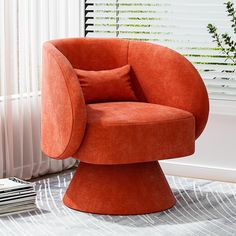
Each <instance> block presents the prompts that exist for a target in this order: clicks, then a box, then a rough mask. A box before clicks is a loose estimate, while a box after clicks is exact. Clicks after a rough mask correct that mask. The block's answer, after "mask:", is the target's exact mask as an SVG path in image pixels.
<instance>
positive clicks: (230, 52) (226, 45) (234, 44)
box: [207, 1, 236, 65]
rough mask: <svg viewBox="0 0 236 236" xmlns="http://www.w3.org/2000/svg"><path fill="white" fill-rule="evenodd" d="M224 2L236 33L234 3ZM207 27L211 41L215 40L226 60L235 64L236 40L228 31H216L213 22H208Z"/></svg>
mask: <svg viewBox="0 0 236 236" xmlns="http://www.w3.org/2000/svg"><path fill="white" fill-rule="evenodd" d="M224 4H225V5H226V12H227V13H228V16H229V17H230V18H231V19H230V21H231V22H232V24H231V27H232V29H233V32H234V34H235V35H236V9H235V7H234V3H233V2H230V1H229V2H226V3H224ZM207 28H208V32H209V33H210V34H211V37H212V38H213V42H215V43H216V44H217V46H218V47H219V48H220V49H221V51H222V52H223V53H224V54H225V56H226V60H230V61H231V62H232V63H233V64H234V65H236V41H234V40H233V39H232V37H231V36H230V35H229V34H228V33H222V34H220V33H218V29H217V27H216V26H214V25H213V24H208V25H207Z"/></svg>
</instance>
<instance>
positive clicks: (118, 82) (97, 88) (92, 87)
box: [75, 65, 137, 103]
mask: <svg viewBox="0 0 236 236" xmlns="http://www.w3.org/2000/svg"><path fill="white" fill-rule="evenodd" d="M75 72H76V74H77V76H78V78H79V81H80V85H81V87H82V90H83V94H84V98H85V102H86V103H94V102H107V101H137V98H136V96H135V93H134V91H133V89H132V84H131V78H130V75H129V72H130V65H125V66H122V67H119V68H115V69H111V70H100V71H87V70H80V69H75Z"/></svg>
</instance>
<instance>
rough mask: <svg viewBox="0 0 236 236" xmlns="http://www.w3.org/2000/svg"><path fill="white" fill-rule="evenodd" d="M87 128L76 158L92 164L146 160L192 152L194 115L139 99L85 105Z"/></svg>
mask: <svg viewBox="0 0 236 236" xmlns="http://www.w3.org/2000/svg"><path fill="white" fill-rule="evenodd" d="M87 115H88V121H87V127H86V134H85V137H84V140H83V143H82V145H81V147H80V149H79V151H78V152H77V153H76V154H75V155H74V157H75V158H77V159H79V160H81V161H83V162H87V163H94V164H128V163H135V162H147V161H153V160H161V159H167V158H174V157H182V156H187V155H191V154H193V153H194V144H195V119H194V116H193V115H192V114H191V113H189V112H187V111H183V110H180V109H177V108H173V107H168V106H163V105H157V104H151V103H141V102H107V103H95V104H88V105H87Z"/></svg>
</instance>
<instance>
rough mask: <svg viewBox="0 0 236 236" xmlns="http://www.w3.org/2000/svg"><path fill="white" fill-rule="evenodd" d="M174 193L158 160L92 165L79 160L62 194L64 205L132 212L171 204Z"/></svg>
mask: <svg viewBox="0 0 236 236" xmlns="http://www.w3.org/2000/svg"><path fill="white" fill-rule="evenodd" d="M175 201H176V200H175V197H174V195H173V193H172V191H171V189H170V187H169V185H168V183H167V181H166V178H165V176H164V174H163V172H162V170H161V167H160V165H159V164H158V162H145V163H138V164H124V165H94V164H87V163H84V162H80V164H79V167H78V169H77V171H76V173H75V175H74V177H73V179H72V181H71V183H70V185H69V187H68V189H67V191H66V193H65V195H64V198H63V202H64V204H65V205H66V206H68V207H70V208H72V209H75V210H79V211H83V212H90V213H98V214H110V215H133V214H145V213H152V212H159V211H163V210H166V209H168V208H171V207H172V206H173V205H174V204H175Z"/></svg>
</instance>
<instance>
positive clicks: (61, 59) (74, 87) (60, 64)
mask: <svg viewBox="0 0 236 236" xmlns="http://www.w3.org/2000/svg"><path fill="white" fill-rule="evenodd" d="M43 49H44V50H43V82H42V117H41V140H42V142H41V147H42V150H43V151H44V153H45V154H46V155H48V156H50V157H52V158H56V159H64V158H67V157H69V156H72V155H73V154H74V153H75V152H76V151H77V150H78V148H79V146H80V143H81V142H82V139H83V136H84V131H85V127H86V120H87V118H86V117H87V113H86V106H85V102H84V96H83V93H82V90H81V87H80V84H79V81H78V78H77V76H76V74H75V72H74V70H73V68H72V66H71V64H70V63H69V62H68V60H67V59H66V58H65V56H64V55H63V54H62V53H61V52H60V51H58V50H55V47H54V46H53V45H52V44H51V43H45V44H44V48H43ZM65 114H66V115H65Z"/></svg>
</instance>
